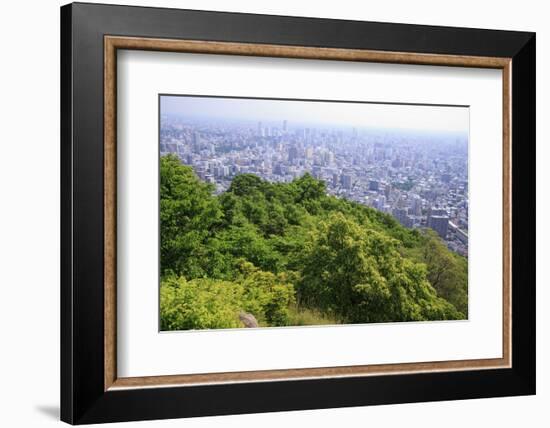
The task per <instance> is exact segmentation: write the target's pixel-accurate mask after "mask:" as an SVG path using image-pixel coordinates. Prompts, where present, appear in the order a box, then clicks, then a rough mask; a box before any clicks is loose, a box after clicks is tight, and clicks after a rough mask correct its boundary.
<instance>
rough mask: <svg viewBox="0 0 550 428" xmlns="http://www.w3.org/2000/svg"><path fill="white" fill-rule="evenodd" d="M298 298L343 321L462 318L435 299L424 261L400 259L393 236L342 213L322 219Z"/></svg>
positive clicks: (437, 298)
mask: <svg viewBox="0 0 550 428" xmlns="http://www.w3.org/2000/svg"><path fill="white" fill-rule="evenodd" d="M298 294H299V295H298V298H299V301H301V302H304V303H305V304H306V305H313V306H317V307H320V308H322V309H323V310H325V311H327V312H329V313H334V314H336V315H337V316H339V317H340V318H341V319H342V321H344V322H352V323H363V322H365V323H366V322H392V321H413V320H430V319H457V318H462V317H463V315H462V314H460V313H459V312H458V311H457V310H456V309H455V308H454V307H453V306H452V305H450V304H449V303H448V302H446V301H445V300H443V299H441V298H439V297H438V296H437V294H436V292H435V290H434V289H433V287H431V285H430V284H429V282H428V280H427V278H426V268H425V266H424V265H422V264H418V263H415V262H413V261H411V260H408V259H404V258H403V257H402V256H401V255H400V254H399V252H398V251H397V241H395V240H394V239H392V238H388V237H387V236H384V235H383V234H381V233H379V232H376V231H373V230H365V229H363V228H361V227H360V226H359V225H358V224H357V223H355V222H354V221H353V220H350V219H347V218H346V217H344V216H343V215H342V214H340V213H338V214H333V215H331V216H330V217H329V220H328V221H327V222H326V223H323V224H322V226H321V228H320V233H319V235H318V236H316V237H314V240H313V243H312V245H311V247H310V249H309V251H308V255H307V256H306V262H305V266H304V270H303V276H302V281H301V282H300V285H299V287H298Z"/></svg>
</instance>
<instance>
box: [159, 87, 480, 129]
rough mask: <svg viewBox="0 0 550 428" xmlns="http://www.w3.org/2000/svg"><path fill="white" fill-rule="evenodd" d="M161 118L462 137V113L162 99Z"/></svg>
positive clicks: (440, 109) (466, 116)
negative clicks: (282, 123)
mask: <svg viewBox="0 0 550 428" xmlns="http://www.w3.org/2000/svg"><path fill="white" fill-rule="evenodd" d="M161 114H177V115H179V116H181V117H183V118H185V117H188V118H198V117H201V118H208V117H211V118H222V119H229V120H232V119H233V120H235V119H238V120H250V121H264V122H274V121H282V120H288V123H289V126H292V123H293V122H294V123H312V124H314V123H317V124H327V125H329V124H330V125H344V126H354V127H357V128H390V129H414V130H424V131H432V132H441V131H446V132H461V133H467V132H468V128H469V109H468V108H467V107H441V106H422V105H395V104H369V103H346V102H319V101H286V100H256V99H246V98H222V97H194V96H162V97H161Z"/></svg>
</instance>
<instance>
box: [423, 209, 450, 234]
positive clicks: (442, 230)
mask: <svg viewBox="0 0 550 428" xmlns="http://www.w3.org/2000/svg"><path fill="white" fill-rule="evenodd" d="M428 227H430V228H432V229H433V230H435V231H436V232H437V234H438V235H439V236H441V237H442V238H443V239H445V238H446V237H447V230H448V229H449V217H447V216H443V215H430V217H428Z"/></svg>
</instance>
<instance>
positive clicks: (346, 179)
mask: <svg viewBox="0 0 550 428" xmlns="http://www.w3.org/2000/svg"><path fill="white" fill-rule="evenodd" d="M340 180H341V182H342V187H343V188H344V189H348V190H350V189H351V175H349V174H342V175H341V176H340Z"/></svg>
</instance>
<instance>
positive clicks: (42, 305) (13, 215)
mask: <svg viewBox="0 0 550 428" xmlns="http://www.w3.org/2000/svg"><path fill="white" fill-rule="evenodd" d="M121 1H122V0H121ZM103 2H104V3H113V2H111V1H103ZM62 3H63V2H60V1H58V0H42V1H30V0H27V1H20V2H17V1H11V2H4V3H3V4H2V6H1V9H0V31H1V33H2V38H1V39H0V40H2V49H1V63H2V66H1V67H0V76H1V78H0V106H1V112H0V117H1V120H0V151H1V155H0V183H1V184H0V189H1V190H0V191H1V195H2V199H3V204H2V206H1V209H0V252H1V254H0V256H1V258H0V260H2V262H1V264H0V305H1V307H0V326H1V329H2V330H1V331H2V339H3V340H2V341H1V342H0V349H1V352H0V380H1V381H0V396H1V397H0V403H1V405H0V407H1V408H2V411H1V413H0V420H1V421H2V425H3V426H7V427H18V426H21V427H33V428H34V427H42V426H48V425H50V426H53V425H55V424H57V423H58V421H57V419H58V405H59V399H58V397H59V386H58V384H59V368H58V366H59V363H58V361H59V351H58V348H59V333H58V330H59V316H58V314H59V268H58V266H59V208H58V207H59V10H58V7H59V6H60V5H61V4H62ZM126 3H127V4H136V5H148V6H170V7H182V8H191V9H193V8H194V9H210V10H224V11H235V12H255V13H267V14H282V15H298V16H314V17H323V18H343V19H358V20H370V21H390V22H406V23H414V24H435V25H453V26H463V27H485V28H497V29H507V30H529V31H536V32H537V45H538V46H537V55H538V58H537V62H538V66H537V75H538V82H537V85H538V96H537V121H538V132H537V140H538V156H537V157H538V161H537V164H538V165H537V168H538V171H537V174H538V190H537V194H538V195H537V196H538V198H537V199H538V207H537V217H538V242H537V247H538V257H537V264H538V275H537V276H538V305H537V306H538V316H537V320H538V331H537V339H538V344H539V345H538V355H537V357H538V373H539V375H538V395H537V396H535V397H519V398H500V399H486V400H468V401H462V402H443V403H421V404H406V405H397V406H378V407H364V408H353V409H337V410H318V411H307V412H288V413H277V414H267V415H245V416H228V417H216V418H200V419H192V420H186V421H181V420H174V421H162V422H159V421H157V422H150V423H148V424H147V423H144V424H141V425H142V426H159V427H162V426H164V427H169V426H174V427H175V426H186V427H210V426H217V427H239V428H244V427H255V428H256V427H258V426H262V427H280V426H285V425H287V426H317V427H321V426H327V427H328V426H350V427H355V426H357V427H359V426H361V427H363V426H366V425H367V424H368V425H370V426H383V427H393V426H400V425H406V426H407V427H409V428H413V427H423V428H427V427H432V426H433V427H441V426H444V427H445V428H451V427H461V428H463V427H469V426H472V427H473V426H484V425H486V426H487V425H488V426H497V425H498V426H500V427H502V428H504V427H514V426H521V425H523V426H544V425H547V424H548V421H549V420H550V417H549V416H548V412H547V409H546V408H545V404H546V405H548V404H550V369H549V368H548V364H545V361H546V362H547V361H548V360H549V338H550V334H549V328H548V324H549V321H550V319H549V316H548V313H543V310H544V307H545V306H546V305H543V302H544V301H547V300H548V299H550V293H549V292H548V288H547V287H544V285H548V281H549V280H550V270H549V263H548V259H549V257H550V252H549V250H548V246H547V245H544V244H545V241H547V240H548V239H550V232H549V225H548V222H547V221H546V222H545V221H544V220H545V219H544V214H546V213H548V212H549V210H550V204H549V202H548V197H549V196H550V195H549V192H548V187H545V186H544V185H543V183H549V182H550V168H548V167H547V165H548V163H549V162H550V149H549V145H548V144H544V142H546V143H547V142H548V138H549V137H550V135H549V129H548V121H547V120H546V122H545V121H544V120H543V118H547V117H548V115H549V114H550V110H549V108H548V99H545V98H546V97H547V96H549V95H550V93H549V86H548V85H549V83H548V79H545V78H544V76H545V75H546V76H548V75H550V70H549V64H548V52H549V51H550V27H548V23H547V18H548V13H545V10H544V5H545V2H543V1H535V0H524V1H521V2H518V1H513V2H512V1H507V0H491V1H484V2H482V1H479V0H462V1H460V2H442V1H441V0H438V1H435V0H434V1H432V0H426V1H422V0H417V1H410V0H396V1H389V0H388V1H385V2H366V1H365V2H360V1H357V0H339V1H338V2H335V1H319V0H317V1H305V0H303V1H296V0H277V1H275V0H271V1H265V2H259V1H246V0H231V1H227V0H225V1H224V0H202V1H199V0H190V1H176V0H172V1H170V0H156V1H154V0H148V1H126ZM546 217H547V216H546ZM546 220H547V219H546ZM545 288H546V289H545ZM6 339H7V340H6ZM125 426H137V424H127V425H125Z"/></svg>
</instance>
